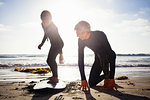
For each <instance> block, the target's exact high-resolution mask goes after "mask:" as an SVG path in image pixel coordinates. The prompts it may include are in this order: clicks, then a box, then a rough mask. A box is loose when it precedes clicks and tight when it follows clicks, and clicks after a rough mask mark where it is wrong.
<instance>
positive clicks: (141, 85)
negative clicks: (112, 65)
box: [0, 55, 150, 100]
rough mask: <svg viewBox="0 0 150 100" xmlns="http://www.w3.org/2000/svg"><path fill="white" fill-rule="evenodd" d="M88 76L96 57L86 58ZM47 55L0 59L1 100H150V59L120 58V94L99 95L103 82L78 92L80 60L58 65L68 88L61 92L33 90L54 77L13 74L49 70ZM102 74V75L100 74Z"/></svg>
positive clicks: (145, 57)
mask: <svg viewBox="0 0 150 100" xmlns="http://www.w3.org/2000/svg"><path fill="white" fill-rule="evenodd" d="M86 56H87V57H86V61H85V75H86V78H87V80H88V78H89V74H90V70H91V66H92V64H93V55H86ZM45 59H46V56H45V55H44V56H43V55H0V100H101V99H102V100H132V99H133V100H149V99H150V84H149V83H150V67H149V66H150V56H117V60H116V73H115V78H116V77H119V76H127V77H128V79H126V80H115V81H116V86H117V87H118V90H117V91H100V87H102V86H103V81H102V82H100V83H99V84H97V86H96V87H92V88H90V91H81V90H79V87H80V86H79V85H80V84H79V82H81V79H80V78H81V77H80V73H79V68H78V64H77V62H76V61H77V56H71V57H65V63H64V64H61V65H60V64H58V78H59V79H60V80H62V81H64V82H65V83H66V84H67V86H66V88H65V89H62V90H54V89H44V90H38V91H35V90H33V86H34V85H35V84H36V83H38V82H40V80H43V79H46V78H48V77H50V76H51V75H52V73H45V74H37V73H36V74H35V73H27V72H18V71H14V69H15V68H21V69H23V68H46V67H49V66H47V64H46V62H45ZM101 74H102V73H101Z"/></svg>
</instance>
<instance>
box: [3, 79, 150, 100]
mask: <svg viewBox="0 0 150 100" xmlns="http://www.w3.org/2000/svg"><path fill="white" fill-rule="evenodd" d="M129 81H130V82H131V83H134V84H133V85H132V84H130V85H128V84H127V83H128V82H129ZM35 83H36V82H25V81H23V82H0V100H120V99H121V100H150V77H137V78H130V79H128V80H116V84H117V87H118V91H100V87H101V86H102V85H103V82H101V83H99V84H98V85H97V86H96V87H94V88H91V89H90V91H85V92H84V91H81V90H79V89H78V87H79V86H78V84H77V83H75V82H73V83H70V84H68V85H67V87H66V88H65V89H64V90H41V91H34V90H33V85H34V84H35Z"/></svg>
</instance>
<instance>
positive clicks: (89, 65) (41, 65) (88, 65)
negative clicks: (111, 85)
mask: <svg viewBox="0 0 150 100" xmlns="http://www.w3.org/2000/svg"><path fill="white" fill-rule="evenodd" d="M45 66H48V65H47V64H12V65H9V64H0V68H8V67H45ZM58 66H72V67H73V66H74V67H75V66H76V67H77V66H78V64H58ZM85 66H86V67H92V64H85ZM116 67H150V64H137V65H116Z"/></svg>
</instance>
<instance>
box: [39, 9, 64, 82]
mask: <svg viewBox="0 0 150 100" xmlns="http://www.w3.org/2000/svg"><path fill="white" fill-rule="evenodd" d="M41 20H42V23H41V24H42V28H43V30H44V37H43V40H42V42H41V44H39V46H38V48H39V49H41V47H42V46H43V44H44V43H45V41H46V39H49V40H50V43H51V47H50V50H49V54H48V58H47V64H48V65H49V66H50V68H51V71H52V73H53V75H52V77H50V81H49V83H58V81H59V80H58V73H57V63H56V61H55V60H56V56H57V55H58V54H60V56H59V62H60V63H63V53H62V48H63V46H64V43H63V40H62V39H61V37H60V35H59V33H58V29H57V27H56V26H55V24H54V23H53V22H52V16H51V13H50V12H49V11H47V10H44V11H43V12H42V13H41Z"/></svg>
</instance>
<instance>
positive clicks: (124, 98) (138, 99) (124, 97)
mask: <svg viewBox="0 0 150 100" xmlns="http://www.w3.org/2000/svg"><path fill="white" fill-rule="evenodd" d="M101 87H102V86H96V87H93V88H92V89H95V90H97V91H99V92H100V93H102V92H103V93H106V94H109V95H111V96H114V97H116V98H118V99H120V100H129V99H130V100H150V98H147V97H144V96H137V95H131V94H126V93H122V92H120V91H118V90H117V91H115V90H114V91H104V90H100V88H101ZM117 87H118V88H123V87H120V86H117Z"/></svg>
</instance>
